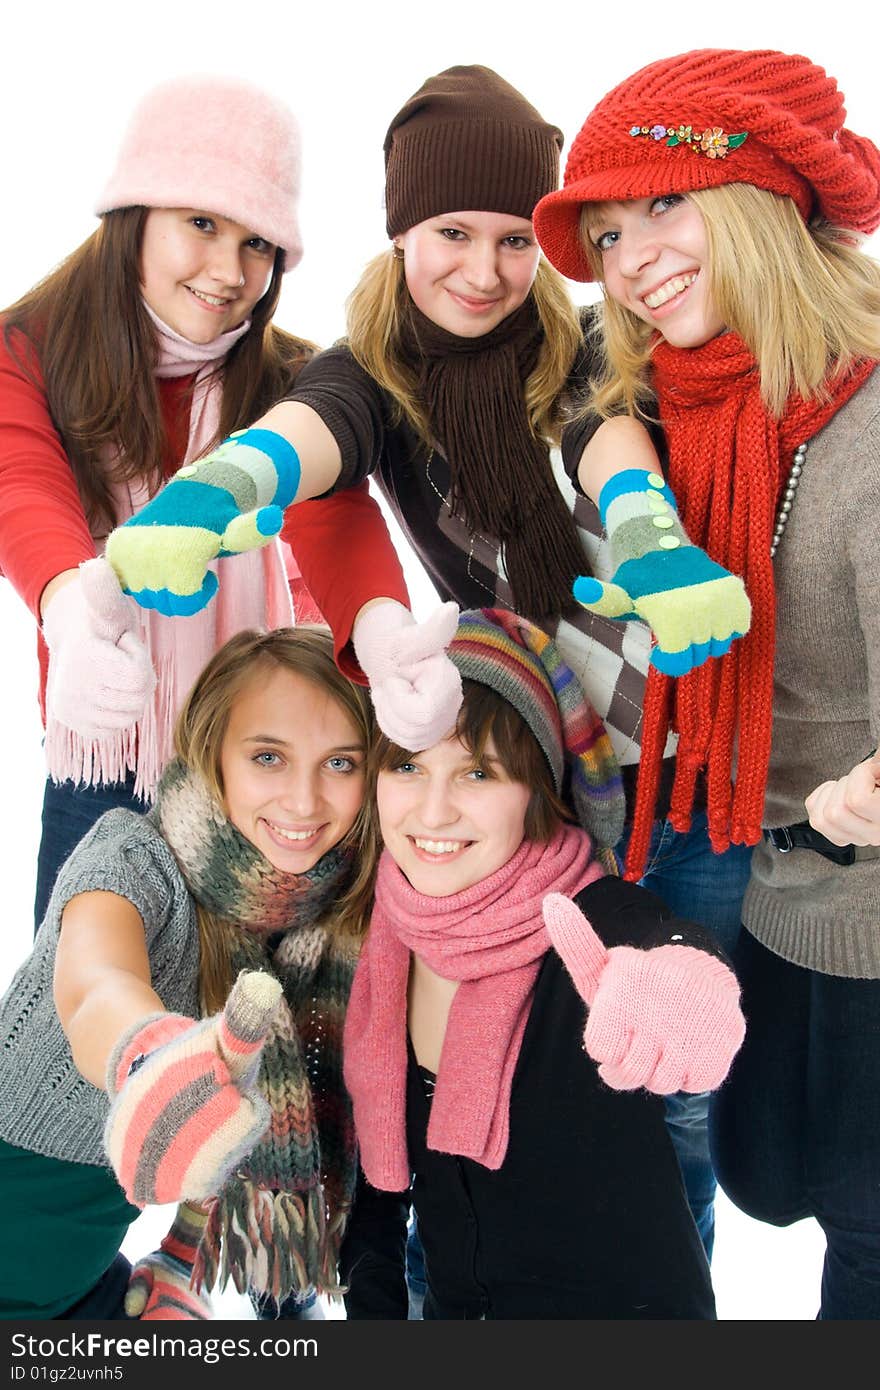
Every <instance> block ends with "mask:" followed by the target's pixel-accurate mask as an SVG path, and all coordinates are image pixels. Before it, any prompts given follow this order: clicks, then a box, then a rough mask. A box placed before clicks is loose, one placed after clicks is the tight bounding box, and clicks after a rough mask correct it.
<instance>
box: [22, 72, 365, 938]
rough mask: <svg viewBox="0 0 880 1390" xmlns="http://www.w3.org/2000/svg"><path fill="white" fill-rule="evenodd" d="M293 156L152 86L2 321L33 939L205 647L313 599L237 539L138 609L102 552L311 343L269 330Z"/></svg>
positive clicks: (207, 99) (248, 96)
mask: <svg viewBox="0 0 880 1390" xmlns="http://www.w3.org/2000/svg"><path fill="white" fill-rule="evenodd" d="M300 163H301V160H300V137H299V130H298V127H297V124H296V122H295V120H294V117H293V115H292V113H291V112H290V111H289V110H288V109H287V107H286V106H284V105H283V104H282V103H281V102H279V101H277V100H276V99H275V98H274V97H272V96H270V95H269V94H268V93H266V92H264V91H262V90H260V89H259V88H257V87H254V86H251V85H250V84H248V83H244V82H240V81H238V80H233V79H230V78H221V77H213V76H207V75H203V76H191V77H185V78H178V79H174V80H172V81H169V82H164V83H162V84H161V85H159V86H157V87H155V88H153V89H152V90H151V91H149V92H148V93H147V94H146V95H145V96H144V97H143V99H142V100H141V101H140V103H139V104H138V106H137V108H136V110H135V112H134V114H133V116H132V118H131V121H130V123H129V126H128V128H127V129H126V132H125V135H124V138H123V140H122V143H121V145H120V148H119V152H118V157H117V161H116V167H115V169H114V170H113V173H112V174H111V176H110V178H109V180H108V182H107V184H106V186H105V188H104V189H103V191H102V192H101V195H100V197H99V198H98V199H97V202H96V207H95V210H96V212H97V213H98V215H99V216H100V218H101V223H100V226H99V227H98V228H97V230H96V231H95V232H94V233H93V234H92V235H91V236H90V237H89V238H88V239H87V240H86V241H85V242H84V243H83V245H82V246H80V247H78V248H77V249H76V250H74V251H73V252H72V253H71V254H70V255H69V256H68V257H67V258H66V259H65V260H64V261H62V263H61V265H60V266H58V267H57V268H56V269H54V270H53V271H51V272H50V274H49V275H48V276H47V277H46V278H45V279H44V280H42V281H41V282H40V283H39V284H38V285H37V286H36V287H35V288H33V289H32V290H30V291H29V292H28V293H26V294H25V295H24V296H23V297H22V298H21V299H19V300H18V302H17V303H15V304H13V305H12V306H11V307H9V308H8V309H6V310H5V311H4V312H3V314H2V318H0V568H2V571H3V574H4V575H5V577H6V578H7V579H8V580H9V581H10V583H11V584H12V585H13V586H14V588H15V589H16V591H17V592H18V593H19V594H20V596H21V598H22V599H23V600H24V602H25V603H26V604H27V605H28V607H29V608H30V609H31V611H32V612H33V614H34V617H35V619H36V620H37V623H38V624H39V638H38V646H39V659H40V704H41V710H42V712H43V714H44V718H45V727H46V744H45V747H46V760H47V765H48V772H49V780H48V781H47V784H46V793H45V802H44V808H43V833H42V840H41V844H40V852H39V865H38V874H37V892H36V904H35V919H36V925H37V926H39V923H40V921H41V920H42V918H43V915H44V912H45V910H46V907H47V905H48V900H49V896H50V893H51V890H52V885H53V883H54V881H55V877H56V874H57V872H58V869H59V867H60V866H61V864H62V863H63V862H64V860H65V859H66V857H67V855H68V854H69V853H70V851H71V850H72V849H73V847H74V846H75V844H76V843H77V841H78V840H79V839H80V837H81V836H82V835H83V834H85V832H86V831H87V830H88V829H89V828H90V826H91V825H92V824H93V823H94V822H95V820H96V819H97V818H98V817H99V816H100V815H101V814H102V813H103V812H104V811H106V810H109V809H111V808H112V807H114V806H119V805H123V806H128V807H133V808H135V809H139V810H143V809H144V804H145V799H148V798H149V797H150V795H151V793H152V792H153V790H154V789H155V786H156V783H157V781H158V778H159V774H160V773H161V770H162V767H163V764H164V762H165V761H166V760H167V758H168V757H169V756H170V754H171V751H172V733H173V726H174V718H175V716H176V714H177V713H178V711H179V709H180V706H181V704H182V702H183V698H184V696H185V695H186V693H187V691H188V689H189V688H190V686H191V685H192V683H193V681H194V680H195V678H196V676H197V675H198V673H199V671H200V670H201V669H202V667H203V666H204V664H205V662H206V661H207V660H208V659H209V658H210V657H211V656H212V654H213V653H214V651H215V650H216V649H217V648H218V647H219V646H220V645H221V644H222V643H223V642H224V641H225V640H226V638H227V637H229V636H231V635H232V634H233V633H235V632H237V631H240V630H242V629H243V628H247V627H254V626H258V627H278V626H283V625H285V624H288V623H290V622H291V621H292V616H293V614H292V608H291V591H290V587H289V582H288V572H289V573H290V575H291V582H292V583H293V585H294V588H295V590H296V591H297V592H298V596H299V597H300V599H301V600H305V599H307V598H308V596H307V594H305V593H304V592H303V589H304V586H302V583H301V581H300V580H299V579H298V571H297V570H296V567H295V565H294V564H292V563H291V561H292V557H291V556H290V552H289V551H287V552H286V558H285V556H284V555H283V554H282V551H281V549H280V548H279V547H278V546H277V545H275V544H272V545H267V546H265V548H263V549H261V550H260V551H259V552H253V551H250V550H249V546H250V545H251V544H252V542H251V540H250V538H249V536H248V535H246V534H244V533H242V534H240V535H239V536H237V537H235V536H232V535H230V537H228V545H227V550H228V551H230V552H231V551H243V552H245V553H243V554H242V555H241V558H240V561H239V563H237V564H236V565H235V566H231V565H229V566H227V562H226V561H223V560H221V561H220V562H219V563H220V566H221V568H228V574H227V579H226V583H225V584H224V586H223V593H222V594H221V595H220V598H219V599H218V603H217V604H215V605H214V607H213V610H211V611H206V612H205V613H203V614H200V615H199V616H198V618H195V619H193V620H192V621H191V622H189V623H187V624H174V623H168V622H164V621H159V620H157V618H156V616H155V615H153V614H149V613H147V612H145V611H143V610H139V609H138V608H137V606H136V605H135V604H134V603H132V602H131V600H130V599H128V598H126V597H125V596H124V595H123V593H122V591H121V589H120V586H119V583H118V581H117V580H116V578H115V576H114V574H113V571H112V569H111V568H110V566H109V565H108V563H107V561H106V560H105V559H104V558H103V550H104V546H105V542H106V538H107V535H108V533H109V532H110V531H112V529H113V527H114V526H116V525H117V524H119V523H120V522H122V521H124V520H125V519H126V518H127V517H130V516H132V515H133V514H135V515H136V514H137V513H139V512H140V511H141V510H142V509H143V507H144V506H145V505H146V504H148V502H149V499H150V497H151V496H152V495H153V494H154V493H155V492H156V491H157V490H158V489H159V487H160V486H161V484H162V481H163V479H164V478H165V477H167V476H168V475H169V474H170V473H171V472H173V471H174V470H175V469H177V468H178V467H179V466H180V463H181V460H184V459H185V460H187V461H188V460H191V459H195V458H198V457H199V455H201V454H203V453H205V452H206V451H207V450H208V449H210V447H211V446H212V445H214V444H216V443H217V441H218V440H219V439H221V438H222V437H223V436H224V435H227V434H229V433H230V432H231V431H233V430H239V429H241V428H242V427H243V426H244V425H246V424H247V423H248V421H249V420H251V419H253V418H254V417H255V416H258V415H259V414H260V413H261V412H262V411H263V410H265V409H266V407H267V406H268V405H269V404H270V403H271V402H272V401H274V400H275V399H276V397H277V396H278V395H279V394H280V393H283V392H284V391H286V390H288V389H289V388H290V387H291V386H292V384H293V382H294V381H295V379H296V376H297V374H298V372H299V371H300V369H301V368H302V366H303V365H304V364H305V363H306V361H307V360H308V359H309V358H310V357H311V356H312V354H313V352H314V349H313V347H312V345H311V344H308V343H305V342H303V340H302V339H300V338H297V337H294V336H293V335H291V334H289V333H286V332H283V331H282V330H281V329H279V328H277V327H276V326H275V325H274V324H273V323H272V318H273V315H274V313H275V310H276V308H277V306H278V301H279V296H280V293H281V286H282V280H283V278H284V275H285V274H287V273H289V272H290V271H292V270H293V269H294V268H295V267H296V266H297V265H298V264H299V261H300V259H301V256H302V239H301V236H300V228H299V215H298V200H299V184H300ZM273 476H275V484H274V487H273V488H272V496H271V497H270V498H269V500H270V501H272V502H281V501H283V499H284V497H285V496H286V492H285V488H287V487H288V485H289V484H288V479H287V477H286V476H285V475H284V473H283V468H281V470H280V471H279V472H278V473H277V474H275V475H273ZM264 481H265V482H266V486H267V487H269V483H268V479H267V478H264ZM336 505H343V506H344V505H345V499H341V500H340V502H339V503H337V504H336ZM365 528H366V523H362V526H361V532H363V530H364V529H365ZM262 539H264V538H261V540H262ZM308 616H309V612H308V610H307V609H306V608H304V607H303V603H302V602H301V603H300V617H308ZM311 616H315V612H314V609H312V612H311Z"/></svg>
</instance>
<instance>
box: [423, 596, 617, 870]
mask: <svg viewBox="0 0 880 1390" xmlns="http://www.w3.org/2000/svg"><path fill="white" fill-rule="evenodd" d="M447 652H448V655H449V657H450V658H451V660H452V661H453V663H454V664H455V666H457V668H458V670H459V671H460V672H461V675H462V677H463V678H464V679H465V680H471V681H476V682H477V683H478V684H480V685H486V686H488V687H489V689H490V690H494V691H496V693H497V694H499V695H500V696H502V698H503V699H505V700H506V701H507V702H508V703H509V704H510V705H512V706H513V708H514V709H515V710H516V711H517V713H518V714H519V715H521V717H522V718H523V720H524V721H525V723H526V724H527V725H528V727H529V728H530V729H531V731H532V733H533V734H534V736H535V738H536V740H537V742H538V745H539V747H540V748H541V751H542V752H543V754H544V757H545V758H546V759H547V763H548V766H549V768H550V771H551V773H552V775H553V784H554V786H555V788H556V791H557V793H558V794H559V795H560V796H562V797H563V798H564V799H565V800H566V801H567V802H568V803H569V805H570V806H571V807H572V809H573V810H574V812H575V815H576V816H577V819H578V821H579V822H580V824H581V825H582V826H583V828H584V829H585V830H587V831H589V833H590V835H592V837H593V839H594V840H595V841H596V844H597V845H598V846H599V847H600V848H608V847H610V846H612V845H614V844H615V843H616V842H617V841H618V840H619V839H620V836H621V834H622V832H623V821H624V809H625V808H624V795H623V782H622V779H621V775H620V769H619V767H618V766H617V759H616V758H615V756H614V752H613V750H612V747H611V741H610V739H609V738H608V735H607V734H606V732H605V728H604V725H603V724H602V721H601V720H600V718H599V716H598V715H597V714H596V711H595V710H594V709H593V707H592V705H591V704H590V703H589V701H588V700H587V697H586V695H585V694H584V692H583V690H582V688H581V686H580V684H579V682H578V680H577V677H576V676H575V674H574V672H573V671H572V670H571V669H570V668H569V667H568V666H566V664H565V662H564V661H563V659H562V656H561V655H560V652H559V648H558V647H557V646H556V643H555V642H554V641H553V639H552V637H548V635H547V633H546V632H543V631H542V630H541V628H539V627H536V626H535V624H534V623H532V622H529V620H528V619H527V618H521V617H519V616H518V614H516V613H511V612H509V611H508V610H506V609H501V608H475V609H472V610H471V611H469V612H467V613H462V614H461V617H460V618H459V621H458V630H457V632H456V634H455V637H454V638H453V639H452V642H451V643H450V645H449V647H448V648H447Z"/></svg>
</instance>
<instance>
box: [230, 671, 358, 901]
mask: <svg viewBox="0 0 880 1390" xmlns="http://www.w3.org/2000/svg"><path fill="white" fill-rule="evenodd" d="M365 760H366V748H365V746H364V740H363V737H362V735H361V734H360V733H359V731H358V728H357V726H356V724H355V723H354V721H353V720H352V719H351V717H350V716H349V714H348V713H347V712H346V710H345V709H344V708H343V706H342V705H341V704H340V703H339V702H338V701H337V700H335V699H334V698H333V696H332V695H330V694H329V693H328V692H327V691H326V690H323V689H322V688H321V687H320V686H318V685H316V684H315V683H314V682H313V681H311V680H308V679H307V678H306V677H304V676H300V675H297V674H295V673H294V672H293V671H289V670H285V669H283V668H275V669H274V670H273V671H271V672H270V673H267V672H266V671H261V672H260V675H259V678H255V679H253V680H251V681H250V682H249V683H248V684H247V685H246V686H245V687H244V689H243V690H242V691H241V693H240V694H239V695H238V697H237V698H236V700H235V703H234V704H233V706H232V710H231V712H230V716H229V722H228V724H227V726H226V733H225V735H224V738H223V743H222V745H221V750H220V772H221V777H222V783H223V794H224V810H225V812H226V814H227V816H228V817H229V819H230V820H231V821H232V823H233V825H235V826H236V828H237V829H238V830H240V831H241V833H242V835H244V836H245V837H246V838H247V839H248V840H250V842H251V844H253V845H256V847H257V849H259V850H261V851H262V853H263V854H264V855H265V857H266V858H267V859H268V860H269V863H270V864H273V865H274V867H275V868H276V869H281V870H283V871H284V872H287V873H294V874H302V873H305V872H306V871H307V870H308V869H311V868H313V867H314V865H315V864H317V862H318V860H319V859H320V858H321V857H322V855H324V854H326V853H327V851H328V850H329V849H332V848H333V846H334V845H337V844H338V843H339V841H340V840H342V839H344V838H345V836H346V835H347V834H348V832H349V830H351V828H352V826H353V825H354V822H355V820H356V819H357V815H358V811H359V810H360V807H361V802H362V801H363V797H364V782H365Z"/></svg>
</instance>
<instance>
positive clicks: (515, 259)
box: [395, 212, 540, 338]
mask: <svg viewBox="0 0 880 1390" xmlns="http://www.w3.org/2000/svg"><path fill="white" fill-rule="evenodd" d="M395 243H396V245H398V246H399V247H400V248H401V249H402V250H403V259H404V265H403V269H404V275H405V277H406V285H407V289H408V290H409V292H410V295H411V296H412V299H413V302H414V304H415V305H416V307H417V308H418V309H421V311H422V313H423V314H425V315H426V317H427V318H429V319H431V320H432V322H434V323H436V324H437V325H438V327H440V328H445V329H446V331H447V332H448V333H455V334H456V335H457V336H458V337H459V338H480V337H482V336H483V334H484V333H490V332H491V331H492V329H493V328H497V327H498V324H499V323H501V321H502V319H506V318H507V317H508V315H509V314H512V313H513V312H514V310H515V309H518V308H519V306H520V305H521V304H522V303H523V302H524V301H525V299H526V297H527V295H528V293H529V290H530V289H531V288H532V282H533V281H534V278H535V274H536V272H537V269H538V260H539V258H540V250H539V248H538V243H537V242H536V241H535V234H534V230H533V228H532V224H531V222H528V221H526V219H525V218H522V217H514V216H510V215H508V214H506V213H499V212H451V213H447V214H445V215H444V216H442V217H429V218H428V219H427V221H425V222H419V223H418V224H417V225H416V226H415V227H411V228H410V230H409V231H408V232H404V233H403V234H402V235H401V236H398V237H395Z"/></svg>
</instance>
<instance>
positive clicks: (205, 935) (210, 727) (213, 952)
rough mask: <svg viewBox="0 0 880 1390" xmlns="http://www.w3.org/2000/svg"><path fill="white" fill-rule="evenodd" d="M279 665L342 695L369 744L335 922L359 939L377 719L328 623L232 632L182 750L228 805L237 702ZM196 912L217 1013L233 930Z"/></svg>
mask: <svg viewBox="0 0 880 1390" xmlns="http://www.w3.org/2000/svg"><path fill="white" fill-rule="evenodd" d="M278 668H281V669H282V670H287V671H292V672H293V673H294V675H297V676H302V677H303V678H304V679H306V680H308V681H311V682H312V683H313V684H314V685H316V686H318V687H319V688H320V689H321V690H323V691H325V692H326V693H327V694H328V695H329V696H330V697H331V698H332V699H334V700H336V701H337V702H338V704H339V705H341V706H342V709H343V710H344V711H345V713H346V714H347V715H348V716H349V718H350V719H351V721H352V723H353V724H354V725H355V727H356V729H357V731H358V733H359V735H360V737H361V741H362V743H363V747H364V751H365V758H366V771H367V776H366V778H365V784H364V800H363V804H362V806H361V809H360V811H359V812H358V815H357V819H356V820H355V822H354V825H353V826H352V828H351V830H349V832H348V834H347V835H346V836H345V838H344V839H343V840H342V841H341V842H340V845H341V847H342V848H343V849H349V850H351V851H352V852H353V856H354V869H353V873H352V877H351V880H350V882H349V884H348V887H347V888H346V890H345V892H344V893H343V894H342V896H341V897H340V898H339V899H338V900H337V901H336V903H334V905H333V911H332V920H331V922H330V923H329V924H328V925H330V926H331V927H332V931H333V933H334V935H337V936H342V935H346V936H352V937H355V938H359V937H361V936H363V935H364V933H365V932H366V929H367V926H368V924H369V915H370V910H371V908H372V901H373V884H374V879H375V872H376V863H377V860H378V855H379V837H378V829H377V826H376V818H375V815H374V814H373V810H372V805H371V797H370V796H369V786H370V783H371V773H370V769H371V765H372V757H373V754H372V749H373V745H374V742H375V725H374V720H373V707H372V703H371V701H370V697H369V694H368V692H367V690H366V689H365V688H364V687H363V686H359V685H355V684H354V682H353V681H350V680H349V679H348V678H347V676H344V675H343V674H342V672H341V671H340V670H339V668H338V667H337V665H336V663H335V661H334V660H333V638H332V636H331V634H330V632H329V631H328V629H327V628H324V627H319V626H317V625H315V626H312V625H309V624H303V625H302V626H301V627H295V628H276V629H274V630H273V631H271V632H256V631H253V630H247V631H244V632H239V633H237V634H236V635H235V637H231V638H230V639H229V641H228V642H225V643H224V645H223V646H222V647H221V648H220V649H219V651H217V652H215V654H214V656H213V657H212V658H211V660H210V661H209V662H208V664H207V666H206V667H205V669H204V670H203V671H202V673H201V675H200V676H199V678H198V680H197V681H196V683H195V685H194V686H193V688H192V690H191V691H190V693H189V695H188V697H187V699H186V701H185V703H184V706H183V709H182V710H181V712H180V714H179V716H178V719H177V724H176V726H175V730H174V746H175V750H176V752H177V756H178V757H179V758H180V759H181V761H182V762H184V763H185V764H186V766H187V767H188V768H190V769H191V771H193V772H195V773H196V774H197V775H198V776H199V777H201V779H202V780H203V781H204V783H205V784H206V786H207V787H208V788H209V789H210V791H211V792H212V794H213V795H214V797H215V799H216V800H217V802H218V803H220V804H221V805H222V803H223V798H224V790H223V777H222V772H221V761H220V760H221V752H222V747H223V740H224V738H225V736H226V729H227V726H228V724H229V717H230V714H231V711H232V707H233V705H234V704H235V702H236V700H237V699H238V698H239V696H240V695H241V693H242V692H243V691H244V690H245V689H246V688H247V687H248V686H250V685H251V684H252V683H253V682H254V681H256V680H260V679H261V678H265V677H266V676H267V675H269V674H271V672H272V671H274V670H277V669H278ZM196 911H197V917H198V923H199V944H200V954H201V964H200V970H199V982H200V990H201V995H202V1002H203V1007H204V1008H205V1009H206V1011H207V1012H211V1011H212V1010H213V1009H215V1008H218V1007H220V1006H221V1005H222V1003H223V1001H224V1000H225V999H226V997H227V995H228V993H229V990H230V988H231V985H232V978H231V969H230V965H229V957H228V941H229V931H228V927H227V924H225V923H223V922H222V921H220V920H219V919H218V918H216V917H215V916H214V914H212V913H210V912H208V911H207V910H206V909H205V908H203V907H201V906H197V909H196Z"/></svg>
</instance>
